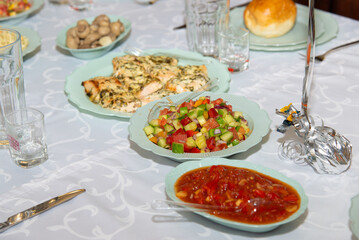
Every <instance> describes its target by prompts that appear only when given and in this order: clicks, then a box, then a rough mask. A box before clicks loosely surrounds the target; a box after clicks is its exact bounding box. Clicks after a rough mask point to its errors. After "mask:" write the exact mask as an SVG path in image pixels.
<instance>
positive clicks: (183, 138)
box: [172, 134, 187, 143]
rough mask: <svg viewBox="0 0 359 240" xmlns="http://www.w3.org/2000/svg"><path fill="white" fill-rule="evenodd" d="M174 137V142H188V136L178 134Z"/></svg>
mask: <svg viewBox="0 0 359 240" xmlns="http://www.w3.org/2000/svg"><path fill="white" fill-rule="evenodd" d="M172 136H173V142H176V143H186V141H187V134H176V135H172Z"/></svg>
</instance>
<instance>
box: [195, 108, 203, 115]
mask: <svg viewBox="0 0 359 240" xmlns="http://www.w3.org/2000/svg"><path fill="white" fill-rule="evenodd" d="M203 112H204V110H203V109H201V108H197V117H199V116H203Z"/></svg>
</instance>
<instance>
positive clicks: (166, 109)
mask: <svg viewBox="0 0 359 240" xmlns="http://www.w3.org/2000/svg"><path fill="white" fill-rule="evenodd" d="M168 112H170V110H169V109H168V108H164V109H162V110H161V111H160V116H161V115H167V114H168Z"/></svg>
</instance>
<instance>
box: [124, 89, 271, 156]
mask: <svg viewBox="0 0 359 240" xmlns="http://www.w3.org/2000/svg"><path fill="white" fill-rule="evenodd" d="M184 94H188V93H182V94H178V95H173V96H170V99H171V100H172V101H176V100H177V99H182V97H184ZM201 96H210V97H211V99H212V100H215V99H217V98H223V99H224V100H225V101H227V102H228V104H230V105H232V107H233V110H234V111H241V112H243V116H244V118H245V119H247V121H248V125H249V128H250V129H252V133H251V135H250V136H249V137H248V138H247V139H246V140H245V141H243V142H241V143H239V144H238V145H236V146H234V147H230V148H227V149H224V150H221V151H217V152H208V153H173V152H172V151H171V150H168V149H165V148H162V147H160V146H158V145H156V144H154V143H152V142H151V141H150V140H149V139H148V138H147V136H146V134H145V132H144V131H143V128H144V127H145V126H147V125H148V123H147V117H148V113H149V111H150V109H151V107H152V106H153V105H154V104H155V103H156V101H155V102H152V103H149V104H147V105H145V106H144V107H141V108H139V109H138V110H137V111H136V113H135V114H134V115H133V116H132V118H131V119H130V126H129V134H130V140H131V141H133V142H135V143H136V144H137V145H138V146H140V147H141V148H143V149H145V150H148V151H152V152H153V153H155V154H157V155H160V156H164V157H168V158H171V159H173V160H175V161H178V162H185V161H189V160H198V159H203V158H207V157H228V156H231V155H234V154H237V153H241V152H245V151H247V150H248V149H250V148H251V147H253V146H255V145H257V144H258V143H260V142H261V141H262V138H263V137H264V136H266V135H267V134H268V132H269V128H270V123H271V120H270V119H269V117H268V114H267V112H266V111H264V110H263V109H261V108H260V107H259V105H258V104H257V103H255V102H253V101H250V100H248V99H247V98H245V97H242V96H237V95H232V94H228V93H211V92H204V93H202V94H201Z"/></svg>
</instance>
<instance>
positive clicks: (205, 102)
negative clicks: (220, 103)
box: [202, 98, 210, 104]
mask: <svg viewBox="0 0 359 240" xmlns="http://www.w3.org/2000/svg"><path fill="white" fill-rule="evenodd" d="M209 102H210V100H209V99H208V98H206V99H204V100H203V102H202V104H207V103H209Z"/></svg>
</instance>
